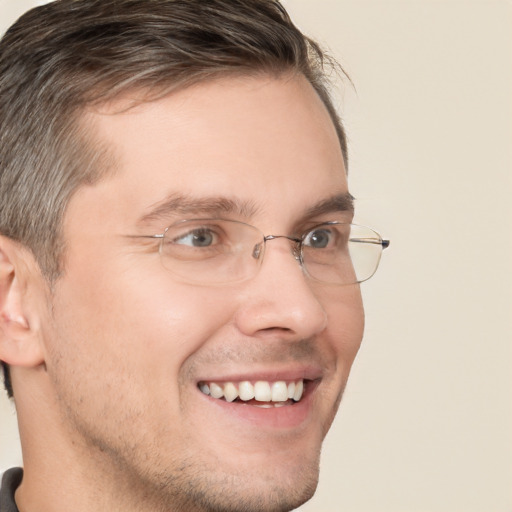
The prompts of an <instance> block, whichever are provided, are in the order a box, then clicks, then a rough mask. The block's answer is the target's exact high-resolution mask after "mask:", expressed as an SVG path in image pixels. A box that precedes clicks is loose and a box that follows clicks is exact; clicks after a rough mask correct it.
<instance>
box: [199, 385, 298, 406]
mask: <svg viewBox="0 0 512 512" xmlns="http://www.w3.org/2000/svg"><path fill="white" fill-rule="evenodd" d="M199 389H200V390H201V391H202V392H203V393H204V394H205V395H210V396H212V397H213V398H224V399H225V400H226V401H228V402H233V400H236V399H237V398H240V400H243V401H248V400H252V399H253V398H254V399H255V400H257V401H258V402H286V401H287V400H289V399H293V400H295V401H296V402H298V401H299V400H300V399H301V398H302V393H303V391H304V381H303V380H302V379H299V380H297V381H292V382H288V383H286V382H285V381H284V380H278V381H276V382H269V381H265V380H259V381H257V382H255V383H254V384H253V383H252V382H250V381H248V380H245V381H242V382H225V383H223V384H218V383H216V382H208V383H207V382H202V383H200V385H199Z"/></svg>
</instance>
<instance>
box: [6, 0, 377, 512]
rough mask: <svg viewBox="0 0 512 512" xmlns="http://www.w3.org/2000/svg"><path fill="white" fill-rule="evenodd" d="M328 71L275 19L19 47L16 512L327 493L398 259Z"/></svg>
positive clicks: (31, 20) (77, 0)
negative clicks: (365, 215)
mask: <svg viewBox="0 0 512 512" xmlns="http://www.w3.org/2000/svg"><path fill="white" fill-rule="evenodd" d="M322 60H323V55H322V52H321V50H320V49H319V47H318V46H317V45H316V44H315V43H314V42H312V41H310V40H308V39H307V38H305V37H304V36H303V35H302V34H301V33H300V32H299V31H298V30H297V28H296V27H295V26H294V25H293V24H292V23H291V21H290V19H289V18H288V16H287V14H286V13H285V11H284V10H283V8H282V7H281V6H280V5H279V4H278V3H277V2H275V1H273V0H159V1H148V0H116V1H113V0H112V1H107V0H60V1H57V2H54V3H50V4H48V5H45V6H42V7H39V8H37V9H34V10H32V11H30V12H28V13H27V14H25V15H24V16H23V17H22V18H21V19H20V20H19V21H18V22H17V23H16V24H15V25H14V26H13V27H12V28H11V29H10V30H9V31H8V33H7V34H6V36H5V37H4V39H3V41H2V43H1V46H0V138H1V147H0V166H1V167H0V173H1V174H0V197H1V201H2V206H1V213H0V232H1V234H2V235H1V237H0V310H1V316H0V322H1V323H0V325H1V337H0V359H1V360H2V362H3V367H4V373H5V382H6V387H7V390H8V392H9V393H10V395H11V396H13V399H14V401H15V405H16V410H17V415H18V422H19V430H20V438H21V443H22V448H23V455H24V469H23V471H22V470H21V469H14V470H10V471H8V472H7V473H6V474H5V475H4V482H3V488H2V494H1V510H2V512H4V510H5V511H9V512H10V511H15V510H19V511H20V512H32V511H41V510H44V511H49V512H52V511H55V512H58V511H71V510H72V511H74V512H80V511H90V510H96V511H111V510H122V511H124V512H129V511H137V512H141V511H146V510H147V511H152V512H154V511H284V510H291V509H293V508H295V507H297V506H299V505H300V504H302V503H303V502H305V501H306V500H308V499H309V498H310V497H311V496H312V495H313V493H314V490H315V488H316V485H317V481H318V467H319V454H320V447H321V443H322V440H323V438H324V437H325V435H326V432H327V430H328V429H329V426H330V424H331V422H332V420H333V417H334V415H335V413H336V410H337V408H338V405H339V402H340V400H341V396H342V393H343V389H344V387H345V384H346V381H347V378H348V374H349V370H350V367H351V365H352V362H353V360H354V357H355V356H356V353H357V351H358V348H359V344H360V341H361V337H362V332H363V308H362V303H361V296H360V289H359V282H361V281H363V280H365V279H367V278H369V277H370V276H371V275H372V274H373V273H374V271H375V270H376V268H377V264H378V260H379V257H380V253H381V250H382V248H383V247H385V246H386V242H385V241H382V240H381V238H380V237H379V235H377V234H376V233H374V232H373V231H372V230H370V229H368V228H358V227H356V226H354V227H351V226H350V223H351V221H352V217H353V204H352V200H351V195H350V193H349V191H348V185H347V177H346V164H347V149H346V142H345V135H344V132H343V129H342V126H341V124H340V122H339V120H338V118H337V117H336V114H335V111H334V108H333V106H332V104H331V101H330V99H329V97H328V94H327V92H326V85H325V77H324V72H323V69H322ZM16 507H17V508H16Z"/></svg>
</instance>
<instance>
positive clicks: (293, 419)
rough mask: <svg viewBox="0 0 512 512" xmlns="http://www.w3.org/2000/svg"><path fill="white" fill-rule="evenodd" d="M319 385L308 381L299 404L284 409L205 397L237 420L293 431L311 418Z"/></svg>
mask: <svg viewBox="0 0 512 512" xmlns="http://www.w3.org/2000/svg"><path fill="white" fill-rule="evenodd" d="M317 385H318V381H308V382H307V385H306V386H305V387H306V390H305V393H304V396H303V397H302V398H301V400H300V401H299V402H296V403H294V404H292V405H284V406H282V407H269V408H263V407H258V406H254V405H248V404H244V403H241V402H226V401H225V400H221V399H217V398H212V397H211V396H208V395H205V394H203V393H201V391H199V393H201V394H202V395H203V397H204V398H205V399H207V400H208V402H209V403H210V404H212V405H214V406H216V407H218V408H219V409H220V410H222V411H223V413H224V414H226V415H231V416H234V417H235V418H236V419H238V420H240V421H243V422H246V423H250V424H251V425H253V426H256V427H259V428H271V429H283V430H284V429H292V428H297V427H299V426H301V425H302V424H303V423H304V422H306V420H307V419H308V417H310V413H311V409H312V406H313V394H314V391H315V389H316V387H317Z"/></svg>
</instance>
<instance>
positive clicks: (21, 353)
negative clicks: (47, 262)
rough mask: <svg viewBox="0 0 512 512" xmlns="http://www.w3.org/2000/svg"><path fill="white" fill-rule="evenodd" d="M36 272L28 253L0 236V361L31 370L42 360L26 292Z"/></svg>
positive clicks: (41, 352)
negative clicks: (32, 273)
mask: <svg viewBox="0 0 512 512" xmlns="http://www.w3.org/2000/svg"><path fill="white" fill-rule="evenodd" d="M36 269H38V266H37V264H36V263H35V260H34V258H33V256H32V254H31V253H30V251H28V250H27V249H26V248H24V247H22V246H21V245H20V244H18V243H17V242H14V241H13V240H11V239H9V238H6V237H4V236H0V360H2V361H4V362H5V363H7V364H8V365H10V366H25V367H34V366H38V365H40V364H42V363H43V361H44V357H43V351H42V346H41V343H40V340H39V329H37V328H36V327H37V325H36V324H37V323H36V321H35V318H36V317H35V315H34V312H32V311H31V310H30V308H31V303H30V300H29V299H30V294H29V293H28V288H29V284H30V283H33V282H34V280H33V279H31V277H35V276H31V272H33V271H34V270H36ZM31 320H32V321H31Z"/></svg>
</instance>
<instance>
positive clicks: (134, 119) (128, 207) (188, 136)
mask: <svg viewBox="0 0 512 512" xmlns="http://www.w3.org/2000/svg"><path fill="white" fill-rule="evenodd" d="M127 101H128V102H129V101H130V99H129V98H128V99H123V100H122V101H119V102H117V103H114V104H111V105H108V107H104V108H102V109H101V110H99V111H96V112H94V113H92V114H90V115H89V116H88V123H89V126H90V128H91V129H92V130H93V135H94V137H95V138H96V139H97V140H101V142H102V144H106V145H107V147H109V148H110V150H111V151H112V152H113V154H114V159H115V162H116V168H117V170H116V172H115V173H114V175H113V176H111V177H108V178H105V179H104V180H102V181H100V182H99V183H98V184H96V185H94V186H92V187H83V188H82V189H80V190H79V191H78V192H77V194H76V197H74V198H73V199H72V201H71V204H70V210H71V214H72V213H73V211H74V210H76V209H77V208H78V207H79V206H80V204H82V203H84V208H85V203H86V202H87V201H91V202H94V201H96V203H97V206H98V208H99V210H98V211H102V212H103V214H104V215H108V216H109V217H111V214H112V211H110V210H114V211H115V212H117V213H119V214H122V218H123V221H124V222H125V223H131V224H130V225H127V226H126V229H128V228H129V227H130V226H135V225H136V223H137V222H138V221H139V220H140V219H141V218H151V212H152V211H153V210H154V209H155V208H158V206H159V204H161V203H162V202H165V200H166V198H168V197H174V196H176V195H177V194H178V195H180V196H182V197H187V196H190V197H193V198H194V199H197V198H199V199H201V198H208V197H223V198H226V199H228V200H230V201H232V200H236V201H239V202H241V203H243V204H244V205H248V206H250V208H247V211H249V210H250V211H251V212H258V213H261V212H267V213H268V214H269V215H270V214H272V212H273V213H275V214H277V212H278V210H282V208H283V205H286V206H287V207H288V208H290V209H291V211H293V210H294V209H300V208H301V207H303V208H304V209H307V208H308V207H309V206H310V204H308V202H309V203H311V204H314V203H317V202H318V201H319V200H322V199H325V198H327V197H329V196H333V195H336V194H341V193H346V191H347V183H346V173H345V168H344V164H343V157H342V154H341V149H340V145H339V141H338V138H337V134H336V130H335V128H334V126H333V123H332V121H331V119H330V117H329V114H328V112H327V110H326V109H325V107H324V105H323V103H322V101H321V100H320V98H319V97H318V95H317V94H316V92H315V91H314V90H313V88H312V87H311V85H310V84H309V83H308V82H307V80H306V79H305V78H303V77H300V76H292V77H290V76H288V77H281V78H271V77H268V76H259V77H237V78H223V79H218V80H215V81H211V82H207V83H202V84H199V85H196V86H193V87H190V88H187V89H184V90H181V91H178V92H175V93H173V94H171V95H169V96H166V97H165V98H162V99H159V100H157V101H153V102H147V103H141V104H138V105H137V106H135V107H133V108H129V109H126V108H125V105H126V104H127ZM91 207H93V206H92V205H89V208H87V209H88V210H89V211H90V208H91ZM78 209H79V208H78ZM109 209H110V210H109ZM78 213H79V212H78ZM102 222H103V221H102Z"/></svg>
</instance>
